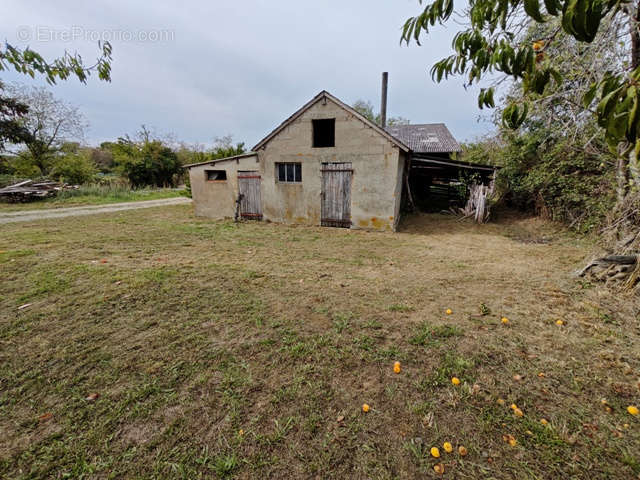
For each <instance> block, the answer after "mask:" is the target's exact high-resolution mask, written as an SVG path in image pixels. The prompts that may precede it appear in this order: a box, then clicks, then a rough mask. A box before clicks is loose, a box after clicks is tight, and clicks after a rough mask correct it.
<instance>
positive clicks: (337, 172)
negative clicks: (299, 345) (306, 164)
mask: <svg viewBox="0 0 640 480" xmlns="http://www.w3.org/2000/svg"><path fill="white" fill-rule="evenodd" d="M351 166H352V165H351V163H350V162H343V163H323V164H322V169H321V172H322V205H321V224H322V225H323V226H327V227H343V228H344V227H346V228H349V227H350V226H351V180H352V175H353V169H352V168H351Z"/></svg>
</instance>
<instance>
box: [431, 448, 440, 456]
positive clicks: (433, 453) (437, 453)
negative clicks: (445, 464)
mask: <svg viewBox="0 0 640 480" xmlns="http://www.w3.org/2000/svg"><path fill="white" fill-rule="evenodd" d="M431 456H432V457H433V458H440V449H439V448H438V447H431Z"/></svg>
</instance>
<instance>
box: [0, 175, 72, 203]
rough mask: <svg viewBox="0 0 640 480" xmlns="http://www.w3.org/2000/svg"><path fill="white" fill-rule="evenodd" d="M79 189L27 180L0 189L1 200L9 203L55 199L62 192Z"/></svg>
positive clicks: (61, 184)
mask: <svg viewBox="0 0 640 480" xmlns="http://www.w3.org/2000/svg"><path fill="white" fill-rule="evenodd" d="M73 188H78V187H77V186H69V185H66V184H63V183H58V182H50V181H46V182H34V181H33V180H25V181H23V182H19V183H15V184H13V185H9V186H8V187H4V188H0V199H3V200H6V201H8V202H30V201H32V200H39V199H42V198H48V197H54V196H56V195H57V194H58V192H59V191H60V190H67V189H73Z"/></svg>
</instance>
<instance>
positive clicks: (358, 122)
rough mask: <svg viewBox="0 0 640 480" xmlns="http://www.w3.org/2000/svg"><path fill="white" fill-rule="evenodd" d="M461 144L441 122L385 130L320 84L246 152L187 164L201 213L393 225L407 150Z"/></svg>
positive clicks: (439, 152) (425, 151) (405, 183)
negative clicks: (318, 90) (314, 93)
mask: <svg viewBox="0 0 640 480" xmlns="http://www.w3.org/2000/svg"><path fill="white" fill-rule="evenodd" d="M414 149H417V150H414ZM459 150H460V147H459V145H458V143H457V142H456V141H455V139H454V138H453V137H452V136H451V134H450V133H449V130H448V129H447V128H446V126H444V124H431V125H406V126H402V127H389V128H388V129H383V128H381V127H380V126H378V125H376V124H375V123H373V122H371V121H369V120H367V119H366V118H365V117H364V116H362V115H361V114H359V113H358V112H357V111H355V110H354V109H353V108H351V107H350V106H348V105H346V104H345V103H343V102H341V101H340V100H338V99H337V98H336V97H334V96H333V95H331V94H330V93H328V92H326V91H322V92H320V93H319V94H318V95H316V96H315V97H314V98H313V99H311V101H309V102H308V103H307V104H306V105H304V106H303V107H302V108H300V109H299V110H298V111H297V112H295V113H294V114H293V115H291V116H290V117H289V118H287V119H286V120H285V121H284V122H282V123H281V124H280V125H279V126H278V127H277V128H276V129H275V130H273V131H272V132H271V133H270V134H269V135H267V136H266V137H265V138H264V139H263V140H261V141H260V142H259V143H258V144H257V145H256V146H255V147H253V149H252V151H251V152H249V153H246V154H243V155H238V156H234V157H230V158H223V159H218V160H213V161H208V162H203V163H198V164H193V165H187V166H186V168H188V169H189V178H190V180H191V190H192V195H193V201H194V204H195V213H196V215H198V216H204V217H209V218H229V217H235V218H245V219H254V220H269V221H273V222H282V223H295V224H304V225H323V226H328V227H344V228H363V229H375V230H393V231H395V229H396V227H397V225H398V221H399V219H400V206H401V203H402V201H403V195H404V196H406V194H407V190H408V189H409V185H410V182H409V172H410V168H411V167H410V162H411V158H412V156H413V155H414V154H415V153H421V154H422V155H423V157H425V158H423V159H422V161H423V162H424V161H426V160H428V158H431V157H430V156H433V158H434V159H435V160H437V161H440V162H442V161H446V159H448V158H449V156H450V153H452V152H456V151H459ZM425 155H426V156H425ZM409 196H410V195H409Z"/></svg>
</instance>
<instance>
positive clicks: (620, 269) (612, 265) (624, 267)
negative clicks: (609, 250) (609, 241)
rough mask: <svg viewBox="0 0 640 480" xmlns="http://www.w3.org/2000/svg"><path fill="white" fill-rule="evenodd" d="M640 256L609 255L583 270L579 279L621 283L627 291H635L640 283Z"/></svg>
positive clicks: (579, 274) (579, 273)
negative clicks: (586, 278)
mask: <svg viewBox="0 0 640 480" xmlns="http://www.w3.org/2000/svg"><path fill="white" fill-rule="evenodd" d="M639 259H640V255H638V254H636V255H607V256H606V257H601V258H595V259H593V260H591V262H589V264H588V265H587V266H585V267H584V268H583V269H582V270H580V271H578V272H577V274H578V276H579V277H588V278H590V279H593V280H597V281H601V282H606V283H607V284H609V283H612V282H616V283H617V282H620V283H621V284H622V286H623V287H625V288H626V289H629V290H631V289H633V288H634V287H635V286H636V285H637V284H638V281H640V262H639V261H638V260H639Z"/></svg>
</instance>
